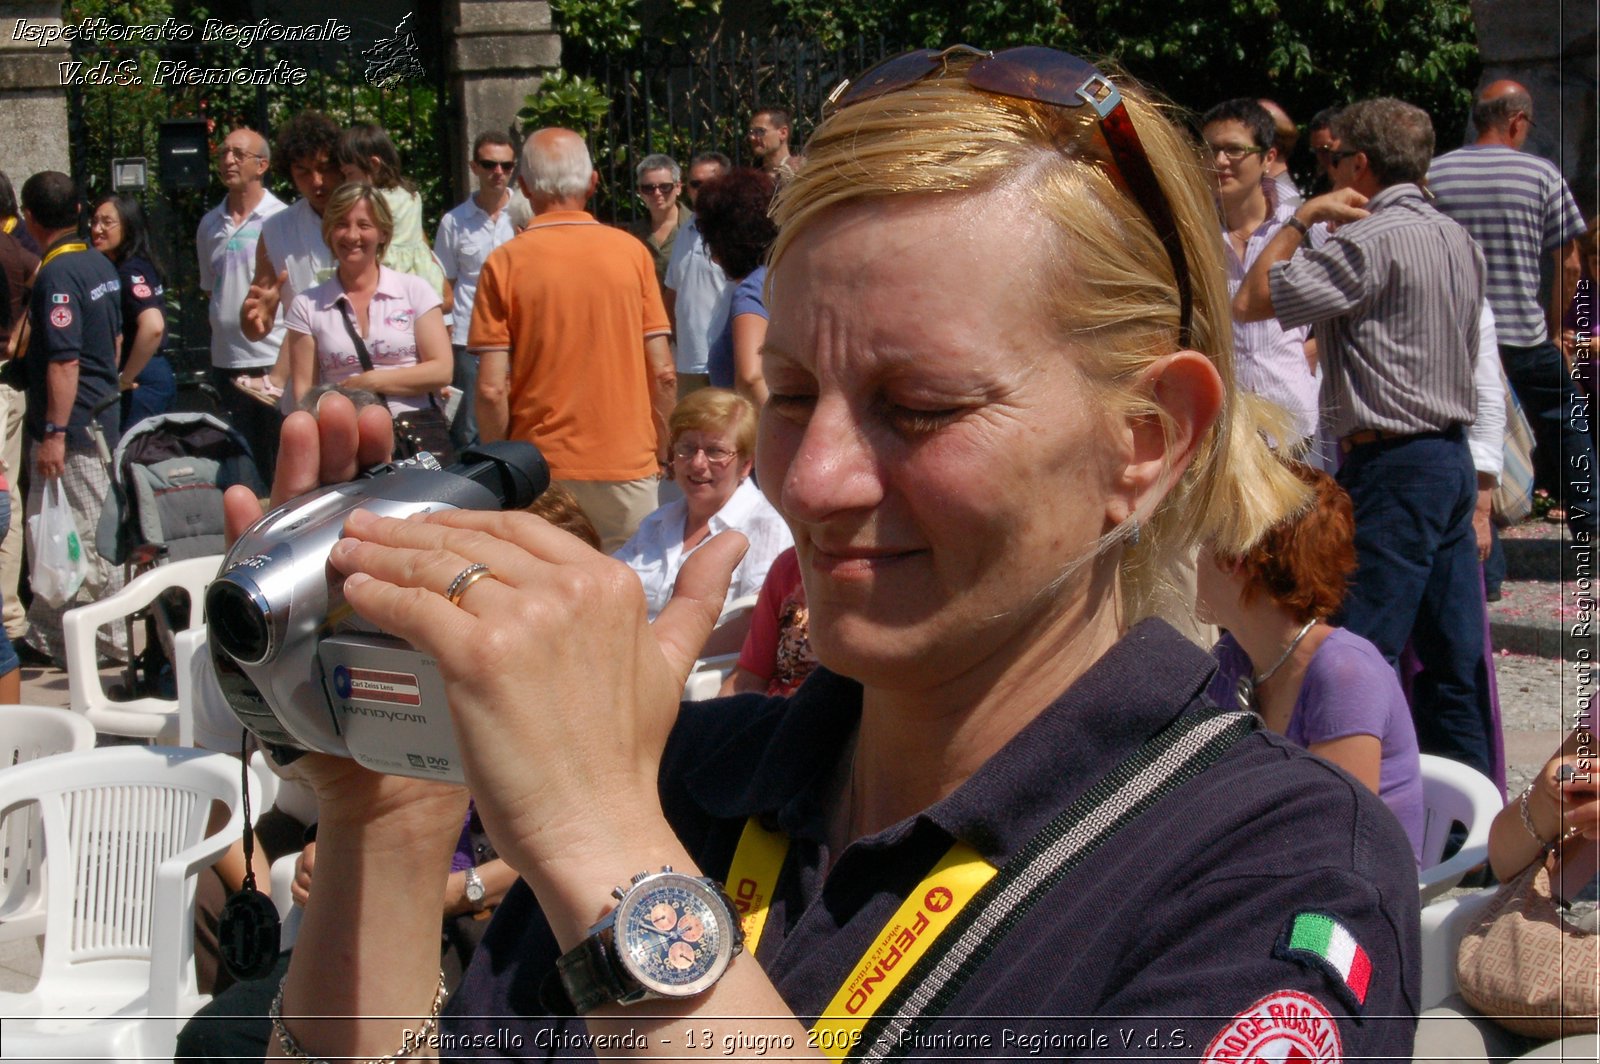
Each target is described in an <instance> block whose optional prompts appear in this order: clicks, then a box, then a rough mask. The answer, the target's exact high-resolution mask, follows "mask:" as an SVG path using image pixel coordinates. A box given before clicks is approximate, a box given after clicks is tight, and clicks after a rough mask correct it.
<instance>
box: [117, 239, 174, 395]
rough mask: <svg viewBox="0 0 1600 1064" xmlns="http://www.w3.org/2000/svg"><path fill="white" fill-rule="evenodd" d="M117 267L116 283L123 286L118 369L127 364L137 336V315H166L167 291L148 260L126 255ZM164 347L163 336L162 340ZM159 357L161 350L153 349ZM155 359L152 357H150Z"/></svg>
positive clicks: (158, 348)
mask: <svg viewBox="0 0 1600 1064" xmlns="http://www.w3.org/2000/svg"><path fill="white" fill-rule="evenodd" d="M116 266H117V280H118V282H119V283H121V285H122V293H121V295H122V300H121V301H122V321H123V325H124V328H123V333H122V347H121V350H120V351H119V352H118V355H117V367H118V368H119V369H120V368H121V367H122V365H123V364H124V363H126V362H127V361H128V352H129V351H131V350H133V340H134V337H135V336H136V335H137V334H138V326H137V323H138V321H139V315H141V314H143V313H144V312H145V311H147V310H159V311H161V312H162V313H163V314H165V313H166V309H167V299H166V290H165V289H164V288H163V287H162V286H161V277H160V275H158V274H157V273H156V268H155V267H154V266H152V265H151V264H150V260H149V259H146V258H143V257H141V256H139V255H129V256H128V257H127V258H125V259H123V260H122V261H121V262H119V263H117V264H116ZM162 341H163V344H165V335H164V334H163V338H162ZM160 354H161V348H160V347H157V348H156V355H160ZM152 357H154V356H152Z"/></svg>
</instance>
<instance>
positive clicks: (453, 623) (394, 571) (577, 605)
mask: <svg viewBox="0 0 1600 1064" xmlns="http://www.w3.org/2000/svg"><path fill="white" fill-rule="evenodd" d="M346 532H347V533H348V535H349V537H350V538H349V539H346V540H344V541H342V542H341V543H340V544H339V545H338V546H336V547H335V548H334V551H333V554H332V561H333V564H334V565H335V566H336V567H337V568H339V569H340V570H341V571H343V572H345V573H348V574H350V575H349V578H348V579H347V580H346V582H345V597H346V599H347V600H348V601H349V603H350V605H351V606H353V607H354V608H355V610H356V612H358V613H359V614H361V616H362V617H364V618H366V619H367V620H368V621H370V622H372V623H374V624H376V625H378V626H379V627H380V628H382V629H383V630H384V631H387V632H390V633H393V634H394V635H397V636H399V637H401V638H403V639H406V640H408V641H410V642H411V643H412V645H414V646H416V647H417V648H418V649H420V650H421V651H423V652H424V653H426V654H429V655H431V656H432V657H434V659H435V660H436V661H437V662H438V665H439V670H440V673H441V674H442V675H443V677H444V680H445V686H446V689H447V690H448V692H449V698H450V707H451V716H452V719H453V721H454V724H455V728H456V735H457V738H458V741H459V744H460V750H461V757H462V763H463V770H464V772H465V773H466V777H467V784H468V786H469V787H470V788H471V790H472V793H473V796H474V798H475V800H476V802H477V807H478V811H479V813H480V814H481V815H482V817H483V821H484V825H485V827H486V828H487V829H488V830H489V833H490V836H491V838H493V840H494V843H495V848H496V849H497V850H498V851H499V852H500V855H501V856H502V857H503V858H505V859H506V860H507V861H509V862H510V863H511V865H512V866H513V867H514V868H516V869H517V870H518V871H519V872H521V873H522V874H523V875H525V876H529V877H530V879H532V878H533V875H534V871H535V870H539V869H546V868H548V867H549V866H552V865H562V864H568V863H570V864H574V865H576V864H582V863H584V862H588V861H593V860H596V859H601V860H613V859H614V858H615V855H616V853H617V852H618V851H619V850H620V851H622V852H626V850H627V844H628V841H629V839H630V838H638V835H637V831H638V830H640V826H641V825H649V826H650V828H651V830H654V829H655V828H656V827H659V825H660V824H661V823H663V821H662V819H661V816H660V801H659V798H658V797H657V794H656V775H657V771H658V766H659V762H660V757H661V750H662V747H663V746H664V745H665V742H666V737H667V732H668V731H669V730H670V728H671V727H672V723H673V721H674V720H675V719H676V717H677V711H678V703H679V699H680V697H681V695H682V691H683V683H684V679H685V677H686V676H687V675H688V672H689V669H690V667H691V666H692V665H693V663H694V660H695V658H696V656H697V655H698V654H699V650H700V647H701V646H702V645H703V644H704V642H705V637H706V635H707V634H708V633H709V632H710V631H711V628H712V626H713V625H714V624H715V623H716V619H717V616H718V614H719V612H720V611H721V607H722V601H723V597H724V595H725V594H726V593H727V587H728V580H729V576H730V574H731V573H732V571H733V568H734V566H735V565H737V564H738V561H739V559H740V558H741V557H742V556H743V553H744V549H745V547H746V543H745V540H744V537H742V536H738V535H727V536H720V537H717V538H716V539H714V540H712V541H711V542H709V543H708V544H707V545H706V546H704V547H702V548H701V549H700V550H698V551H696V552H695V553H694V555H692V556H691V557H690V559H689V560H688V561H687V562H685V564H684V569H683V573H682V575H681V576H680V577H679V579H678V583H677V590H676V592H675V594H674V597H673V599H672V601H671V602H670V603H669V604H668V606H667V607H666V609H665V610H663V611H662V613H661V616H660V617H659V619H658V620H657V622H656V623H655V624H654V625H651V624H649V623H648V622H647V621H646V619H645V601H644V594H643V589H642V588H641V587H640V584H639V581H638V578H637V577H636V576H634V574H633V573H632V572H631V571H630V570H629V569H628V568H627V566H625V565H623V564H621V563H620V562H617V561H614V560H612V559H610V558H607V557H606V556H604V555H602V554H599V553H597V552H595V551H593V550H591V549H590V548H589V547H588V546H586V545H585V544H583V543H582V542H580V541H579V540H578V539H576V538H574V537H573V536H571V535H570V534H568V533H566V532H564V531H562V530H560V529H558V528H555V527H554V526H552V525H550V524H548V523H547V522H545V521H543V520H541V519H539V518H537V517H534V516H532V515H530V514H525V513H484V512H476V511H451V512H447V513H442V514H434V515H431V516H429V517H426V518H423V519H419V520H394V519H389V518H379V517H374V516H372V515H369V514H364V513H356V514H352V515H351V519H350V520H349V522H348V523H347V524H346ZM475 563H477V564H483V565H486V566H488V568H489V574H490V575H489V576H487V577H484V578H481V579H479V580H477V581H476V582H475V583H472V584H471V585H470V586H469V587H468V588H467V589H466V590H465V591H464V592H462V593H460V594H459V595H458V601H457V602H456V603H451V602H450V601H449V600H448V599H447V598H445V596H444V591H445V590H446V588H448V587H449V585H450V584H451V582H452V581H454V580H455V579H456V577H457V576H458V575H459V574H460V573H461V572H462V571H463V570H465V569H466V568H467V567H468V566H469V565H472V564H475ZM542 754H543V755H547V756H541V755H542ZM652 841H655V840H652ZM646 856H647V855H646ZM640 867H644V866H643V865H641V866H640ZM633 871H638V868H634V869H633ZM536 889H537V884H536Z"/></svg>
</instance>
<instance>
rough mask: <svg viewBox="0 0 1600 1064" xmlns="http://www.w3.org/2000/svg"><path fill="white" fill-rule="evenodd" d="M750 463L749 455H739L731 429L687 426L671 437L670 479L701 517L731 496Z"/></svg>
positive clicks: (715, 509)
mask: <svg viewBox="0 0 1600 1064" xmlns="http://www.w3.org/2000/svg"><path fill="white" fill-rule="evenodd" d="M685 455H687V456H688V457H685ZM750 465H751V462H750V459H748V458H744V457H741V456H740V455H739V449H738V445H737V444H736V443H735V442H734V438H733V434H732V433H731V432H716V431H706V430H703V429H689V430H688V431H686V432H680V433H679V434H678V436H677V438H676V439H674V440H673V441H672V479H673V482H674V483H676V484H677V485H678V488H679V490H681V491H682V492H683V497H684V500H685V501H686V502H687V503H688V504H689V510H690V512H691V513H694V514H696V515H697V516H699V517H701V518H706V517H710V516H711V515H712V514H714V513H716V512H717V511H718V510H720V509H722V507H723V504H724V503H726V502H727V501H728V500H729V499H731V498H733V493H734V492H735V491H737V490H738V488H739V484H740V483H741V482H742V481H743V480H744V478H745V477H747V476H749V475H750Z"/></svg>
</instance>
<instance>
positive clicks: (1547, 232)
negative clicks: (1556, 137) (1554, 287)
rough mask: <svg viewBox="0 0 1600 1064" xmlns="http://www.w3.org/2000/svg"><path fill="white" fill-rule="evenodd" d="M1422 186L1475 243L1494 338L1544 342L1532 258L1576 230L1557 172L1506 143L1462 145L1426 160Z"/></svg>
mask: <svg viewBox="0 0 1600 1064" xmlns="http://www.w3.org/2000/svg"><path fill="white" fill-rule="evenodd" d="M1428 188H1429V189H1430V190H1431V191H1432V192H1433V194H1434V196H1435V197H1437V200H1438V207H1439V209H1440V210H1441V211H1443V212H1444V213H1445V214H1447V215H1449V216H1450V217H1451V218H1454V219H1455V220H1456V221H1458V222H1460V223H1461V224H1462V225H1464V226H1466V227H1467V232H1469V233H1471V234H1472V235H1473V237H1474V238H1475V239H1476V240H1477V241H1478V245H1479V246H1480V247H1482V248H1483V257H1484V259H1485V261H1486V262H1487V263H1488V265H1489V278H1488V294H1489V305H1490V306H1491V307H1493V308H1494V321H1495V327H1496V329H1497V330H1498V332H1499V337H1500V342H1501V343H1502V344H1507V345H1510V346H1513V347H1532V346H1534V345H1535V344H1542V343H1544V341H1545V340H1546V339H1548V338H1549V333H1548V331H1547V330H1546V328H1545V313H1544V309H1543V308H1542V307H1541V306H1540V305H1539V270H1540V262H1539V260H1540V258H1541V256H1543V254H1544V253H1545V252H1546V251H1548V250H1550V249H1551V248H1557V247H1560V246H1561V245H1563V244H1565V243H1566V242H1567V241H1569V240H1575V239H1577V238H1578V237H1579V236H1581V235H1582V234H1583V232H1584V225H1583V216H1582V215H1581V214H1579V213H1578V205H1577V204H1576V203H1574V202H1573V200H1572V193H1571V192H1569V191H1568V190H1567V183H1566V181H1564V180H1563V179H1562V177H1561V171H1559V170H1557V169H1556V168H1555V167H1554V166H1553V165H1551V164H1550V163H1549V162H1548V161H1546V160H1544V159H1541V158H1539V157H1538V156H1537V155H1529V154H1528V153H1527V152H1521V151H1517V150H1516V149H1514V148H1508V147H1504V146H1502V145H1499V144H1469V145H1467V146H1466V147H1465V148H1459V149H1457V150H1456V151H1453V152H1449V153H1448V154H1445V155H1441V156H1439V157H1438V158H1437V159H1435V160H1433V166H1432V167H1430V168H1429V170H1428Z"/></svg>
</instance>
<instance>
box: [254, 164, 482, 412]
mask: <svg viewBox="0 0 1600 1064" xmlns="http://www.w3.org/2000/svg"><path fill="white" fill-rule="evenodd" d="M322 238H323V239H324V240H326V241H327V242H328V247H329V248H330V249H332V251H333V257H334V261H335V262H336V263H338V269H337V272H335V274H334V276H332V277H330V278H329V279H328V280H326V281H324V282H323V283H322V284H319V285H317V286H316V287H315V288H311V289H309V290H307V291H305V292H302V293H300V294H299V295H297V296H295V298H294V302H293V303H292V304H291V305H290V307H289V313H288V314H287V315H286V316H285V318H284V324H285V325H286V326H287V327H288V334H289V337H288V347H289V366H290V371H291V373H292V381H293V387H294V397H295V402H296V403H298V402H299V401H300V400H302V399H304V398H305V395H306V393H307V392H309V391H310V390H311V389H312V388H314V387H315V386H317V385H318V384H324V383H326V384H337V385H338V386H339V387H340V388H342V389H345V390H346V391H369V392H376V393H378V394H379V395H380V396H382V397H383V399H384V400H385V402H387V404H388V406H389V410H390V412H391V413H392V414H394V415H395V417H396V418H400V417H402V416H404V415H407V414H412V415H414V414H416V413H418V412H422V411H430V410H433V409H435V406H436V404H437V398H436V396H435V393H436V392H437V391H438V390H439V389H440V388H443V387H444V386H445V385H447V384H449V383H450V368H451V361H450V359H451V354H450V336H449V333H448V332H447V331H446V330H445V327H444V314H443V311H442V310H441V309H440V302H439V293H437V292H435V291H434V290H433V287H432V286H431V285H429V284H428V283H427V282H426V281H424V280H421V279H419V278H417V277H415V276H413V275H411V274H406V273H399V272H397V271H395V270H391V269H389V268H388V267H386V266H383V265H382V259H383V253H384V250H385V249H386V248H388V246H389V243H390V241H391V240H393V238H394V222H393V219H392V218H391V216H390V214H389V208H388V206H387V205H385V203H384V202H383V199H382V197H381V196H379V195H378V193H377V191H376V190H374V189H373V187H372V186H371V185H365V184H348V185H342V186H340V188H339V190H338V191H336V192H335V193H334V194H333V198H332V199H330V200H329V201H328V206H327V209H326V210H324V211H323V213H322ZM363 348H364V349H365V350H364V351H363ZM368 367H370V368H368Z"/></svg>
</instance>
